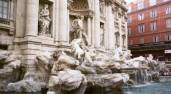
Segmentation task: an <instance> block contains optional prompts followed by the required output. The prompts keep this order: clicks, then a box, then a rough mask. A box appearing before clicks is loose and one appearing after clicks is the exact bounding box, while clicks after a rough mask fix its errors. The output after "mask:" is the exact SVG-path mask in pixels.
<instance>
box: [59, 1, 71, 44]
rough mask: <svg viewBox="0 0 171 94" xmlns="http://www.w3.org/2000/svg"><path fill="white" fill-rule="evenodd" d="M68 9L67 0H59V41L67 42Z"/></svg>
mask: <svg viewBox="0 0 171 94" xmlns="http://www.w3.org/2000/svg"><path fill="white" fill-rule="evenodd" d="M68 16H69V14H68V9H67V0H59V32H58V34H59V35H58V36H59V37H58V38H59V39H58V40H59V43H62V44H63V43H68V42H69V40H68V37H69V31H68V27H69V25H68Z"/></svg>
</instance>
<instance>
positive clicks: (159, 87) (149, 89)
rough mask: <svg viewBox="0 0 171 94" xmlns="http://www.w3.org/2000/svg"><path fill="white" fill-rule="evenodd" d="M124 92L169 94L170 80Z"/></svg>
mask: <svg viewBox="0 0 171 94" xmlns="http://www.w3.org/2000/svg"><path fill="white" fill-rule="evenodd" d="M0 94H46V93H13V92H11V93H2V92H0ZM114 94H116V93H114ZM124 94H171V82H163V83H147V84H144V85H137V86H133V87H129V88H126V89H124Z"/></svg>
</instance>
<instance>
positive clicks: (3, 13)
mask: <svg viewBox="0 0 171 94" xmlns="http://www.w3.org/2000/svg"><path fill="white" fill-rule="evenodd" d="M9 1H10V0H0V18H5V19H7V18H9Z"/></svg>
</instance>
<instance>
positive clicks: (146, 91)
mask: <svg viewBox="0 0 171 94" xmlns="http://www.w3.org/2000/svg"><path fill="white" fill-rule="evenodd" d="M124 92H125V94H171V82H163V83H147V84H144V85H137V86H133V87H130V88H126V89H124Z"/></svg>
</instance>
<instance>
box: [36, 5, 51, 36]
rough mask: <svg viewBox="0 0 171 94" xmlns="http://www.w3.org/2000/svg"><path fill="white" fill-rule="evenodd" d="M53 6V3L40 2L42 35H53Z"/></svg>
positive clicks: (40, 30) (40, 33) (40, 29)
mask: <svg viewBox="0 0 171 94" xmlns="http://www.w3.org/2000/svg"><path fill="white" fill-rule="evenodd" d="M51 6H52V4H49V3H45V2H42V3H40V8H39V9H40V10H39V20H38V23H39V24H38V25H39V28H38V29H39V32H38V34H39V35H41V36H47V37H52V31H51V25H52V16H51V11H52V9H51Z"/></svg>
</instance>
